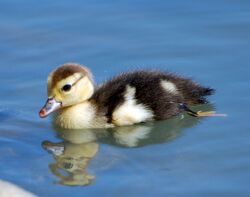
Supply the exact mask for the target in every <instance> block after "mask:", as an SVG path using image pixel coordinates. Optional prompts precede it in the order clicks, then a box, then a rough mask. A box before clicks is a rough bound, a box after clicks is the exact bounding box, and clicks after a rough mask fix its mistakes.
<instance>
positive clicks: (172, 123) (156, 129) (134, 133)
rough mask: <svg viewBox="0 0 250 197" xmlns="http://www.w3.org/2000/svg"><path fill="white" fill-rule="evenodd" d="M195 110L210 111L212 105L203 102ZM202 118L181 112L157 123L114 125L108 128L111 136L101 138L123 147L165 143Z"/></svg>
mask: <svg viewBox="0 0 250 197" xmlns="http://www.w3.org/2000/svg"><path fill="white" fill-rule="evenodd" d="M194 109H195V110H198V111H199V110H202V111H211V110H213V109H214V106H213V105H211V104H205V105H201V106H196V107H195V108H194ZM201 120H202V119H197V118H195V117H192V116H189V115H187V114H183V116H177V117H174V118H171V119H169V120H165V121H159V122H157V123H144V124H137V125H132V126H124V127H115V128H112V129H109V130H110V133H111V135H112V137H109V138H101V139H100V140H101V141H102V142H103V143H109V144H114V145H119V146H123V147H124V146H125V147H140V146H146V145H149V144H159V143H165V142H167V141H170V140H173V139H175V138H176V137H178V136H179V135H180V134H181V132H182V131H183V130H184V129H186V128H189V127H192V126H194V125H196V124H197V123H199V122H200V121H201Z"/></svg>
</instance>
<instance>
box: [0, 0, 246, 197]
mask: <svg viewBox="0 0 250 197" xmlns="http://www.w3.org/2000/svg"><path fill="white" fill-rule="evenodd" d="M0 33H1V36H0V43H1V44H0V60H1V61H0V66H1V72H0V81H1V86H0V90H1V91H0V96H1V97H0V122H1V124H0V144H1V145H0V161H1V162H0V169H1V172H0V178H1V179H4V180H7V181H11V182H13V183H15V184H17V185H19V186H21V187H23V188H25V189H27V190H29V191H31V192H33V193H35V194H37V195H39V196H57V195H60V196H68V195H73V196H82V195H86V196H97V195H100V194H102V195H103V196H139V195H143V196H155V195H157V196H249V195H250V189H249V181H250V158H249V150H250V143H249V138H250V133H249V130H250V126H249V110H250V108H249V102H250V99H249V97H250V91H249V82H250V79H249V74H250V67H249V64H250V56H249V51H250V3H249V1H245V0H238V1H231V0H211V1H195V0H191V1H181V0H177V1H159V0H156V1H149V0H146V1H140V0H136V1H132V0H128V1H114V2H113V1H110V0H108V1H105V2H101V1H88V0H86V1H80V0H78V1H74V2H70V1H66V0H61V1H48V0H45V1H43V2H40V3H38V2H35V1H31V0H27V1H17V0H12V1H7V0H2V1H1V2H0ZM64 62H79V63H82V64H85V65H86V66H88V67H89V68H90V69H91V70H92V72H93V74H94V76H95V80H96V81H97V82H98V83H100V82H102V81H103V80H106V79H108V78H109V77H111V76H113V75H115V74H117V73H119V72H122V71H127V70H133V69H138V68H140V69H142V68H153V69H160V70H169V71H171V72H175V73H178V74H182V75H184V76H188V77H191V78H193V79H195V80H196V81H198V82H200V83H201V84H204V85H209V86H211V87H213V88H215V89H216V91H217V92H216V94H215V95H214V96H212V97H211V98H210V101H211V103H212V105H213V106H214V107H215V108H216V109H217V111H218V112H221V113H227V114H228V117H226V118H206V119H202V120H197V119H195V118H193V117H189V116H184V117H182V116H178V117H175V118H173V119H171V120H168V121H162V122H158V123H155V124H152V123H147V124H142V125H137V126H134V127H124V128H118V129H117V130H99V131H96V130H94V131H93V130H86V131H72V132H65V131H57V130H56V129H55V128H53V126H52V125H51V123H50V122H51V121H50V119H45V120H41V119H39V117H38V114H37V113H38V110H39V108H40V107H41V106H42V105H43V104H44V102H45V100H46V78H47V75H48V73H49V72H50V71H51V70H52V69H54V68H55V67H56V66H57V65H59V64H62V63H64ZM199 107H200V108H204V107H209V106H199ZM46 149H47V150H48V149H50V150H49V152H48V151H47V150H46ZM62 150H64V151H65V154H64V155H61V152H62ZM52 153H54V154H55V153H56V154H57V155H53V154H52ZM68 185H85V186H74V187H73V186H68Z"/></svg>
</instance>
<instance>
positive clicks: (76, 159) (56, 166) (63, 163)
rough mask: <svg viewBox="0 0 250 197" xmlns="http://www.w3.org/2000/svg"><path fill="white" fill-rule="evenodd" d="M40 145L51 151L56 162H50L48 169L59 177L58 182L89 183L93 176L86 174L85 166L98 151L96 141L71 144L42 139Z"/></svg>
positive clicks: (82, 184)
mask: <svg viewBox="0 0 250 197" xmlns="http://www.w3.org/2000/svg"><path fill="white" fill-rule="evenodd" d="M42 146H43V148H44V149H46V150H47V151H48V152H50V153H52V154H53V156H54V158H55V160H56V163H53V164H50V170H51V172H52V173H53V174H54V175H56V176H57V177H58V178H60V182H59V183H60V184H63V185H69V186H76V185H79V186H80V185H81V186H84V185H88V184H90V183H91V182H92V181H93V179H94V178H95V177H94V176H92V175H89V174H88V172H87V167H88V164H89V162H90V160H91V159H92V158H93V157H94V156H95V155H96V153H97V151H98V147H99V146H98V144H97V143H95V142H89V143H82V144H72V143H69V142H62V143H52V142H49V141H44V142H43V143H42Z"/></svg>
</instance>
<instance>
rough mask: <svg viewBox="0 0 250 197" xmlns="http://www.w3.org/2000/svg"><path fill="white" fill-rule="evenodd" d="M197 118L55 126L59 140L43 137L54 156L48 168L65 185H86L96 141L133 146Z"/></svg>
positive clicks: (164, 137) (174, 133) (171, 134)
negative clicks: (74, 127)
mask: <svg viewBox="0 0 250 197" xmlns="http://www.w3.org/2000/svg"><path fill="white" fill-rule="evenodd" d="M212 108H213V106H212V105H210V104H207V105H202V106H198V107H196V108H193V109H194V110H197V109H198V110H204V111H205V110H206V111H207V110H211V109H212ZM200 120H201V118H196V117H192V116H189V115H187V114H182V115H180V116H177V117H175V118H172V119H169V120H166V121H160V122H154V123H150V122H149V123H144V124H138V125H133V126H126V127H125V126H124V127H116V128H109V129H84V130H62V129H56V132H57V136H58V138H60V139H61V140H62V141H61V142H59V143H53V142H50V141H47V140H46V141H43V142H42V147H43V148H44V149H45V150H47V152H48V153H51V154H52V155H53V157H54V160H55V161H54V163H52V164H49V168H50V171H51V172H52V173H53V174H54V175H55V176H56V177H58V178H59V183H60V184H63V185H68V186H85V185H89V184H91V183H92V182H93V180H94V179H95V176H94V175H90V174H89V172H88V169H87V168H88V165H89V164H90V161H91V160H92V159H93V158H94V157H95V156H96V154H97V152H98V150H99V144H109V145H111V146H120V147H127V148H132V147H133V148H135V147H142V146H147V145H150V144H160V143H166V142H168V141H170V140H174V139H175V138H176V137H178V136H180V135H181V133H182V131H183V130H184V129H186V128H189V127H192V126H194V125H195V124H197V123H198V122H199V121H200Z"/></svg>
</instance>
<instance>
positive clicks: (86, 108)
mask: <svg viewBox="0 0 250 197" xmlns="http://www.w3.org/2000/svg"><path fill="white" fill-rule="evenodd" d="M54 122H55V124H56V125H58V126H60V127H62V128H66V129H82V128H97V127H106V126H107V125H106V122H105V120H104V119H103V118H100V117H97V116H96V111H95V107H94V106H93V105H91V104H90V103H89V102H86V103H81V104H78V105H75V106H72V107H68V108H65V109H62V110H61V111H59V112H58V114H57V115H56V117H55V119H54Z"/></svg>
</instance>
